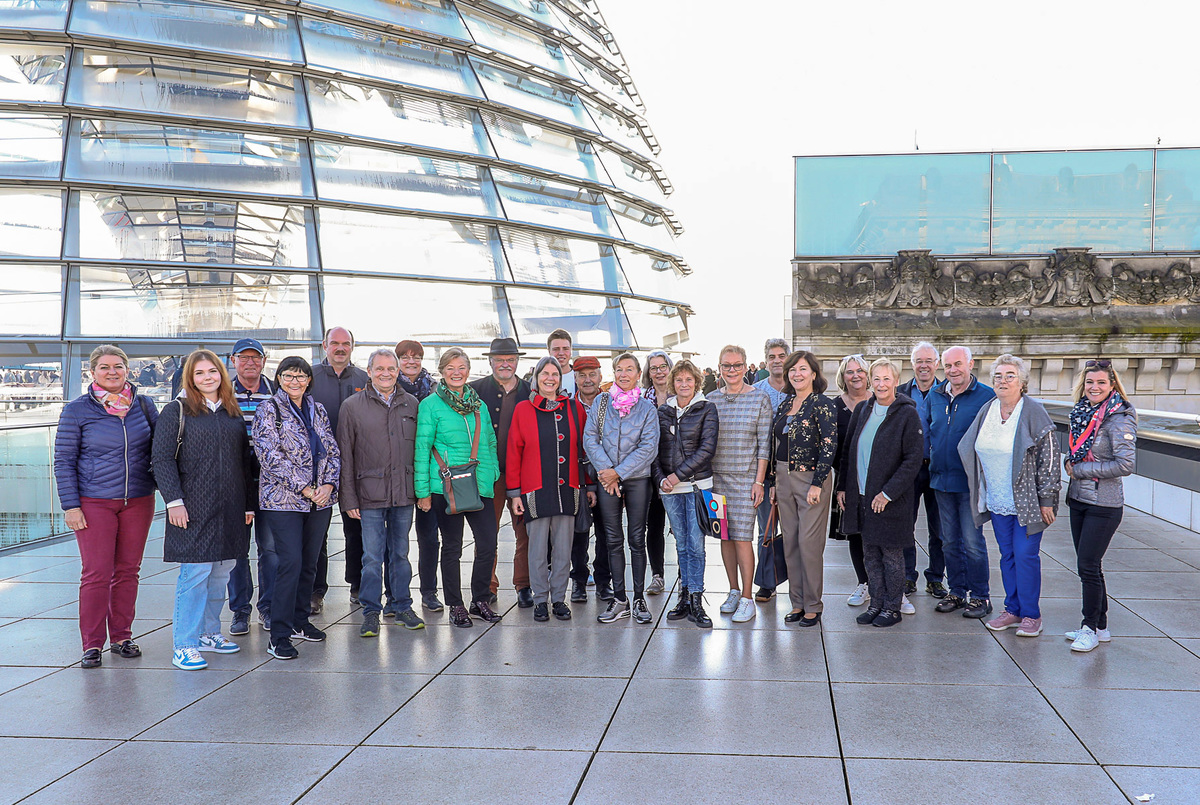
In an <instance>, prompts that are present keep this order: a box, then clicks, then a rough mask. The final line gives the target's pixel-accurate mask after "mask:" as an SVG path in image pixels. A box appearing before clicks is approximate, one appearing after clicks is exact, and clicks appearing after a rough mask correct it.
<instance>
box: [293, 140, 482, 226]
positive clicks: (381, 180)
mask: <svg viewBox="0 0 1200 805" xmlns="http://www.w3.org/2000/svg"><path fill="white" fill-rule="evenodd" d="M313 164H314V167H315V169H316V174H317V189H318V192H319V194H320V196H321V198H322V199H323V200H326V201H330V200H336V201H348V202H356V203H360V204H376V205H379V206H383V207H399V208H404V209H411V210H428V211H430V212H451V213H460V214H463V215H486V216H489V217H492V218H498V217H500V205H499V203H498V202H497V200H496V194H495V191H493V190H492V187H491V183H490V182H488V181H487V179H486V178H485V174H484V169H483V168H481V167H479V166H478V165H471V164H469V163H466V162H454V161H453V160H449V159H432V158H430V157H421V156H416V155H413V154H400V153H397V152H395V151H384V150H383V149H380V148H364V147H362V146H357V145H341V144H338V143H327V142H317V141H314V142H313Z"/></svg>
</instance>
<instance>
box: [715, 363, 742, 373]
mask: <svg viewBox="0 0 1200 805" xmlns="http://www.w3.org/2000/svg"><path fill="white" fill-rule="evenodd" d="M745 368H746V364H745V363H723V364H721V371H722V372H732V371H733V370H734V369H745Z"/></svg>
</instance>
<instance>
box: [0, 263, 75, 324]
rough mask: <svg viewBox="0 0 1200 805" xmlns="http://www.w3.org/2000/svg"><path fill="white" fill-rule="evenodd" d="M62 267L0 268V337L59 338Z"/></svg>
mask: <svg viewBox="0 0 1200 805" xmlns="http://www.w3.org/2000/svg"><path fill="white" fill-rule="evenodd" d="M61 329H62V266H47V265H16V264H12V263H3V264H0V335H7V336H23V337H32V336H36V335H50V336H54V337H55V338H57V337H58V335H59V333H60V331H61Z"/></svg>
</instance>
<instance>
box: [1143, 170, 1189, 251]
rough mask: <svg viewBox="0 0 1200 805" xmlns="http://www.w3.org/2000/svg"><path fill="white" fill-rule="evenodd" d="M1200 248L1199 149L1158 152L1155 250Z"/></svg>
mask: <svg viewBox="0 0 1200 805" xmlns="http://www.w3.org/2000/svg"><path fill="white" fill-rule="evenodd" d="M1197 249H1200V149H1196V148H1185V149H1178V150H1175V149H1172V150H1169V151H1167V150H1161V151H1159V152H1158V164H1157V178H1156V181H1155V186H1154V250H1155V251H1184V250H1186V251H1194V250H1197Z"/></svg>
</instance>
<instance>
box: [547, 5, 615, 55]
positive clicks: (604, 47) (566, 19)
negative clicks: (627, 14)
mask: <svg viewBox="0 0 1200 805" xmlns="http://www.w3.org/2000/svg"><path fill="white" fill-rule="evenodd" d="M568 5H570V4H568ZM584 14H585V16H584V20H586V22H584V21H581V20H579V19H577V18H576V17H575V16H573V15H572V14H569V13H565V12H563V13H560V14H559V16H560V17H561V18H562V21H563V23H564V27H565V28H566V29H567V31H568V32H570V34H571V35H572V36H574V37H575V39H576V40H578V41H579V43H580V44H581V45H583V48H584V51H585V52H586V53H587V54H588V55H589V56H590V57H592V58H597V59H601V60H603V61H606V62H608V63H609V64H610V65H612V66H613V67H619V66H621V65H620V63H619V62H618V60H617V58H616V57H615V56H614V55H613V52H612V50H611V48H609V46H608V43H607V42H605V41H604V35H603V34H601V33H600V32H599V31H598V30H597V29H596V26H599V22H598V21H596V20H593V19H591V17H590V16H588V15H587V12H586V11H585V12H584Z"/></svg>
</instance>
